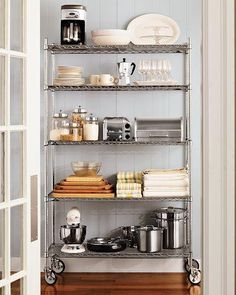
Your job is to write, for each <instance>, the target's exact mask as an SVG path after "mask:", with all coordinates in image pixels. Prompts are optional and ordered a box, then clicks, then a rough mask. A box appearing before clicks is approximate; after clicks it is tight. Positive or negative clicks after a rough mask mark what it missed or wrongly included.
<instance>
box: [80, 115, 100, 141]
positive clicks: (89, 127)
mask: <svg viewBox="0 0 236 295" xmlns="http://www.w3.org/2000/svg"><path fill="white" fill-rule="evenodd" d="M98 130H99V126H98V118H97V117H96V116H94V115H93V114H90V115H89V116H87V117H86V118H85V122H84V125H83V139H84V140H98Z"/></svg>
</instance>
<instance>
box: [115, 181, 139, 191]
mask: <svg viewBox="0 0 236 295" xmlns="http://www.w3.org/2000/svg"><path fill="white" fill-rule="evenodd" d="M116 189H117V190H119V189H121V190H124V189H125V190H126V189H128V190H131V189H140V190H141V184H140V183H120V182H117V184H116Z"/></svg>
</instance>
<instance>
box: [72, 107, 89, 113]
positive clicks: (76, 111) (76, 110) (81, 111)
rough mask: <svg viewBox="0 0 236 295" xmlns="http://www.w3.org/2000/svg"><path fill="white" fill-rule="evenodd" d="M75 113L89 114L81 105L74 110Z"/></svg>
mask: <svg viewBox="0 0 236 295" xmlns="http://www.w3.org/2000/svg"><path fill="white" fill-rule="evenodd" d="M73 114H87V110H86V109H85V108H83V107H81V106H79V107H78V108H75V109H74V110H73Z"/></svg>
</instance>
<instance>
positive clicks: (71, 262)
mask: <svg viewBox="0 0 236 295" xmlns="http://www.w3.org/2000/svg"><path fill="white" fill-rule="evenodd" d="M63 261H64V263H65V265H66V269H65V271H66V272H155V273H158V272H184V271H185V270H184V267H183V264H184V260H183V259H182V258H178V259H108V258H106V259H101V258H99V259H86V258H83V259H73V258H67V259H64V260H63ZM41 266H42V271H43V268H44V266H45V259H44V258H42V260H41Z"/></svg>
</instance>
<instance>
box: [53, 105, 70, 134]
mask: <svg viewBox="0 0 236 295" xmlns="http://www.w3.org/2000/svg"><path fill="white" fill-rule="evenodd" d="M68 123H69V119H68V114H66V113H63V112H62V110H60V112H59V113H55V114H54V115H53V117H52V128H51V130H50V135H49V138H50V140H60V139H61V134H62V132H63V126H64V125H65V124H68Z"/></svg>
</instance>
